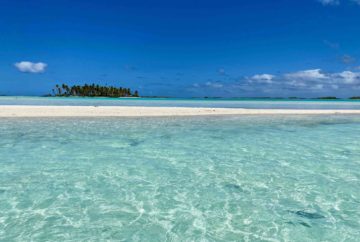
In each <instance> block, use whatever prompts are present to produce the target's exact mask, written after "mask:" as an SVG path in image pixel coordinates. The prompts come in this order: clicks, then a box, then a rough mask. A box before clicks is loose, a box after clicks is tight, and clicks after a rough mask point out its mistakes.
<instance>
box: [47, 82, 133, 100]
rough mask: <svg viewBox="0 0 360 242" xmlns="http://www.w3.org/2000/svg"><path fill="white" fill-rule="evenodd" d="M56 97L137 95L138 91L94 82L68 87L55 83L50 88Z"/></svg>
mask: <svg viewBox="0 0 360 242" xmlns="http://www.w3.org/2000/svg"><path fill="white" fill-rule="evenodd" d="M50 96H56V97H70V96H74V97H139V93H138V91H134V92H132V91H131V90H130V88H123V87H113V86H100V85H95V84H91V85H88V84H84V85H83V86H79V85H74V86H71V87H69V86H68V85H66V84H62V85H56V86H55V88H54V89H52V95H50Z"/></svg>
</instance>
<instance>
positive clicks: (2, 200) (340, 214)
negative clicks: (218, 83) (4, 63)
mask: <svg viewBox="0 0 360 242" xmlns="http://www.w3.org/2000/svg"><path fill="white" fill-rule="evenodd" d="M359 134H360V116H286V117H285V116H284V117H281V116H277V117H273V116H261V117H260V116H259V117H257V116H242V117H211V118H209V117H193V118H136V119H135V118H113V119H102V118H97V119H72V118H67V119H59V118H58V119H50V118H47V119H39V118H36V119H35V118H34V119H10V118H9V119H0V138H1V139H0V167H1V169H0V241H14V240H15V241H29V240H34V241H68V240H72V241H103V240H120V241H166V240H168V241H172V240H173V241H185V240H187V241H201V240H203V241H358V238H359V236H360V139H359Z"/></svg>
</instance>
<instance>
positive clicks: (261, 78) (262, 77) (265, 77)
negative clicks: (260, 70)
mask: <svg viewBox="0 0 360 242" xmlns="http://www.w3.org/2000/svg"><path fill="white" fill-rule="evenodd" d="M274 78H275V76H274V75H270V74H257V75H254V76H252V77H251V79H252V80H254V81H257V82H259V83H268V84H270V83H272V80H273V79H274Z"/></svg>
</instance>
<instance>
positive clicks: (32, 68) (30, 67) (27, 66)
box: [14, 61, 47, 73]
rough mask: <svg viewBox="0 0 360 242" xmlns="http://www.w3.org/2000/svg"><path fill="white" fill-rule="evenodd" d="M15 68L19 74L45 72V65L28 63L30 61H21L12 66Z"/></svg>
mask: <svg viewBox="0 0 360 242" xmlns="http://www.w3.org/2000/svg"><path fill="white" fill-rule="evenodd" d="M14 65H15V67H16V68H17V69H18V70H19V71H21V72H28V73H42V72H44V71H45V69H46V67H47V64H46V63H43V62H38V63H34V62H30V61H21V62H17V63H15V64H14Z"/></svg>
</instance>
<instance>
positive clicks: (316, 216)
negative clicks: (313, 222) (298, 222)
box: [290, 211, 325, 219]
mask: <svg viewBox="0 0 360 242" xmlns="http://www.w3.org/2000/svg"><path fill="white" fill-rule="evenodd" d="M290 212H291V213H294V214H296V215H298V216H300V217H302V218H307V219H322V218H325V216H323V215H321V214H319V213H309V212H305V211H296V212H294V211H290Z"/></svg>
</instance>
